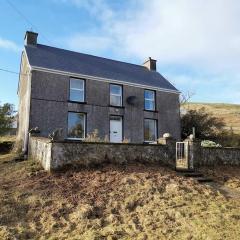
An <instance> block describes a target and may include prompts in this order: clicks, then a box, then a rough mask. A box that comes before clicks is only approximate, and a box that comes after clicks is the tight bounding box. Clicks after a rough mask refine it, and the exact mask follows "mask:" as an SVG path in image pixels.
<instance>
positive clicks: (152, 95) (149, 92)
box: [144, 90, 154, 100]
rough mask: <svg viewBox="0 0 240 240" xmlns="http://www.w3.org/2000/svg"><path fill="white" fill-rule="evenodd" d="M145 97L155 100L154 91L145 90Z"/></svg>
mask: <svg viewBox="0 0 240 240" xmlns="http://www.w3.org/2000/svg"><path fill="white" fill-rule="evenodd" d="M144 97H145V98H147V99H152V100H154V91H150V90H145V91H144Z"/></svg>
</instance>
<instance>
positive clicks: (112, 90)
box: [110, 84, 122, 96]
mask: <svg viewBox="0 0 240 240" xmlns="http://www.w3.org/2000/svg"><path fill="white" fill-rule="evenodd" d="M110 93H111V94H116V95H119V96H121V95H122V87H121V86H119V85H113V84H111V85H110Z"/></svg>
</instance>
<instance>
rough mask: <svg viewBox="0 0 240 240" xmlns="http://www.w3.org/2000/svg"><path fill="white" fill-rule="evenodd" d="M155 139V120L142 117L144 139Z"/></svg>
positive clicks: (146, 140)
mask: <svg viewBox="0 0 240 240" xmlns="http://www.w3.org/2000/svg"><path fill="white" fill-rule="evenodd" d="M156 140H157V120H155V119H144V141H145V142H152V141H156Z"/></svg>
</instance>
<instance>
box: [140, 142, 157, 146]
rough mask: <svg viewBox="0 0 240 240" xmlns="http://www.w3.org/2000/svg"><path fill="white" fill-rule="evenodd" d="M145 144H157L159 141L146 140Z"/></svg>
mask: <svg viewBox="0 0 240 240" xmlns="http://www.w3.org/2000/svg"><path fill="white" fill-rule="evenodd" d="M143 144H150V145H151V144H157V141H144V142H143Z"/></svg>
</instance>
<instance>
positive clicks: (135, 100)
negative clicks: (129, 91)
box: [127, 96, 137, 105]
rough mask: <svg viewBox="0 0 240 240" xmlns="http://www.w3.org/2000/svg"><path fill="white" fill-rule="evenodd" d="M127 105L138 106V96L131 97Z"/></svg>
mask: <svg viewBox="0 0 240 240" xmlns="http://www.w3.org/2000/svg"><path fill="white" fill-rule="evenodd" d="M127 103H128V104H129V105H136V103H137V97H136V96H130V97H128V98H127Z"/></svg>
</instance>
